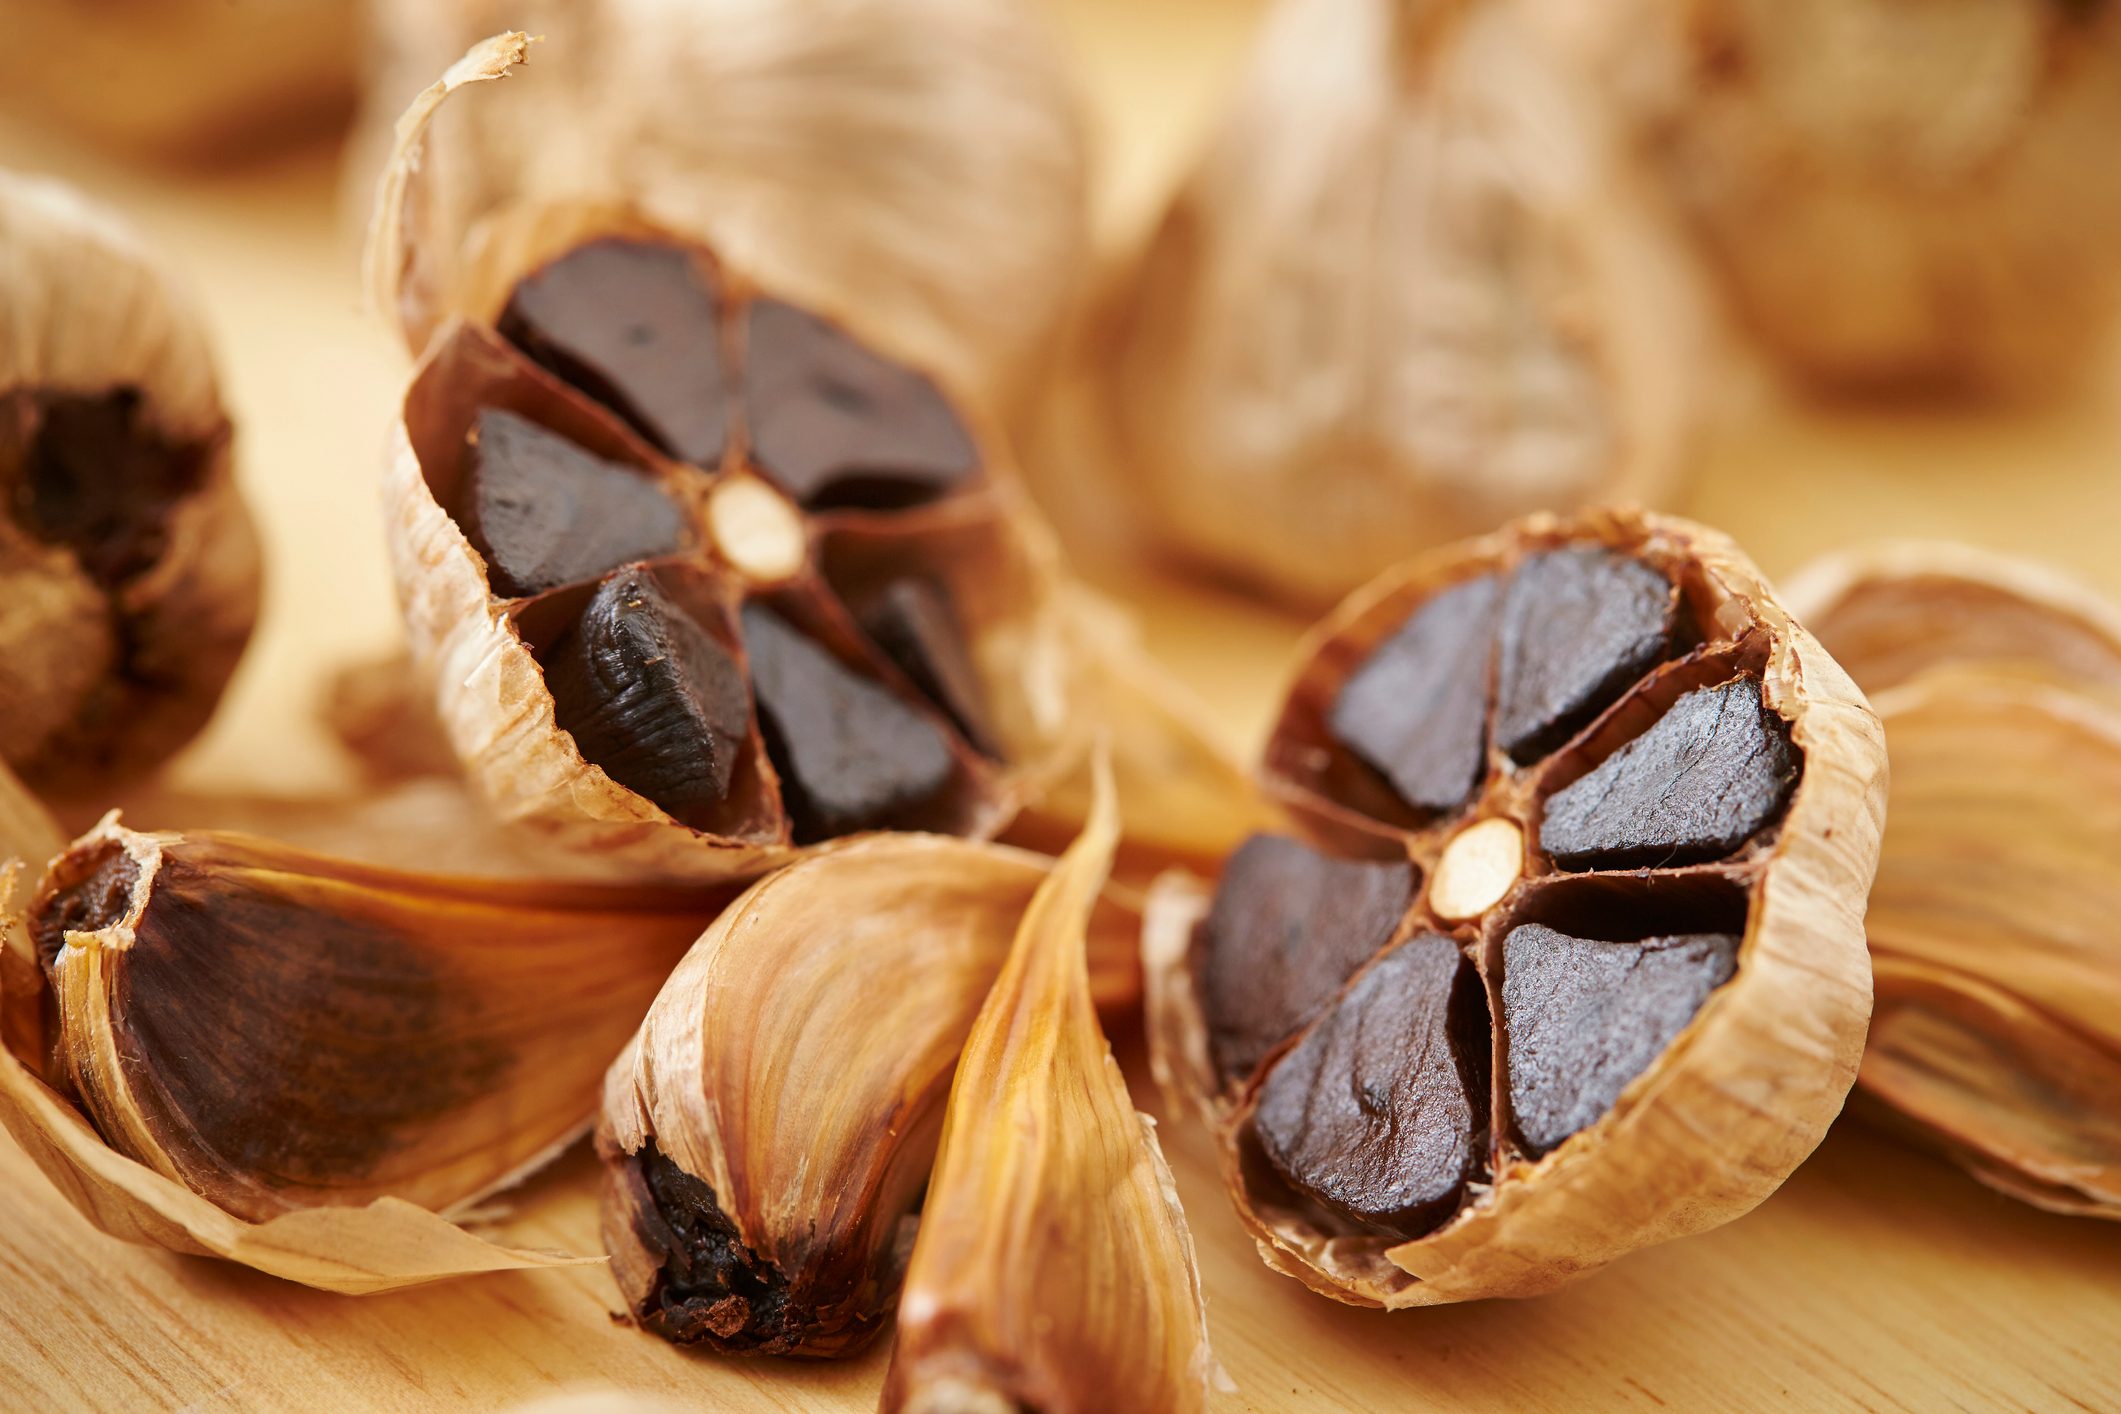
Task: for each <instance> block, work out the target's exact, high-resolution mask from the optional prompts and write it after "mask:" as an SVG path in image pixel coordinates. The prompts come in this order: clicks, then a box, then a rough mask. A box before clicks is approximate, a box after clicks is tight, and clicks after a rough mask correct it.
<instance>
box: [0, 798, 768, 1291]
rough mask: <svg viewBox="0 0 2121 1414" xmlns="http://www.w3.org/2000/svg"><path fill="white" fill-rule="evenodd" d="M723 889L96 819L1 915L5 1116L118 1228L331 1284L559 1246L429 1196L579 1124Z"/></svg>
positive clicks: (463, 1191)
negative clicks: (475, 1233) (507, 1241)
mask: <svg viewBox="0 0 2121 1414" xmlns="http://www.w3.org/2000/svg"><path fill="white" fill-rule="evenodd" d="M723 898H726V895H723V896H720V897H717V896H715V895H712V894H704V893H693V894H685V893H671V892H660V893H658V892H653V891H642V890H640V889H629V890H623V891H622V890H617V889H613V888H609V887H590V886H581V887H572V888H570V887H565V886H560V885H554V884H542V883H541V884H528V883H500V882H493V883H481V882H475V881H462V880H452V879H446V878H441V877H436V876H428V875H412V874H400V873H395V872H389V871H384V870H377V869H370V868H364V867H361V866H356V865H350V864H344V863H340V862H337V861H333V860H330V859H326V858H322V857H320V856H314V855H309V854H305V853H302V852H300V851H297V850H293V849H289V848H286V847H283V846H277V845H271V844H268V843H266V842H264V841H262V840H254V839H249V838H246V837H243V836H238V835H227V836H220V835H211V834H201V835H183V834H155V835H148V834H140V833H137V832H134V831H131V830H128V829H125V828H124V827H122V826H120V825H118V824H117V823H116V822H115V820H106V821H105V822H104V824H102V825H101V826H99V827H98V828H97V829H96V830H95V831H93V832H92V833H90V834H89V835H87V836H84V837H83V838H82V839H81V840H79V841H77V842H76V843H75V844H74V845H73V846H72V847H71V848H69V849H68V850H67V852H66V853H65V854H64V855H62V856H61V857H60V858H59V859H58V860H57V861H56V862H55V863H54V864H53V866H52V868H51V870H50V872H49V873H48V874H47V875H46V876H45V879H44V881H43V883H42V885H41V886H40V887H39V888H38V889H37V891H36V893H35V895H34V897H32V898H31V899H30V900H29V902H28V904H27V907H26V909H25V910H24V911H23V912H22V913H21V915H20V916H19V917H18V918H17V919H15V921H14V923H13V926H12V927H11V929H10V937H9V947H10V950H11V951H13V952H14V953H15V954H16V956H17V957H18V958H20V957H21V956H22V955H23V954H24V953H25V952H27V953H29V954H31V955H33V956H34V959H35V961H36V963H37V964H38V968H39V970H40V971H41V972H42V974H43V977H44V980H45V983H46V987H47V989H48V1000H47V1001H46V1002H45V1003H44V1006H45V1008H46V1010H45V1014H46V1015H47V1016H49V1017H50V1018H51V1019H52V1024H51V1026H50V1027H49V1028H48V1032H47V1035H46V1037H45V1040H46V1041H47V1042H48V1044H49V1048H50V1049H49V1053H48V1054H47V1055H34V1054H22V1053H21V1052H20V1051H16V1052H15V1053H13V1054H12V1055H11V1057H10V1058H9V1059H7V1061H6V1063H5V1066H4V1069H5V1071H6V1084H5V1087H4V1094H0V1101H4V1103H0V1118H4V1119H5V1121H6V1123H7V1126H8V1128H9V1129H10V1130H11V1131H12V1132H13V1133H14V1134H15V1135H16V1137H17V1138H18V1139H20V1140H21V1141H22V1143H23V1144H24V1145H25V1147H27V1148H28V1149H29V1150H30V1152H31V1153H32V1155H33V1156H35V1157H36V1158H37V1159H38V1162H39V1164H40V1166H41V1167H43V1168H44V1170H45V1171H46V1173H47V1174H49V1175H50V1176H51V1177H52V1179H53V1181H54V1182H55V1183H56V1184H57V1185H58V1186H59V1187H60V1189H61V1190H62V1191H63V1192H65V1193H66V1194H67V1195H68V1197H69V1198H71V1199H73V1200H74V1202H75V1204H76V1206H77V1207H79V1208H80V1209H81V1210H82V1212H83V1213H84V1215H86V1216H88V1217H89V1218H90V1220H91V1221H93V1222H95V1223H97V1224H98V1225H99V1226H101V1227H103V1228H104V1229H105V1230H107V1231H109V1232H112V1233H113V1234H114V1235H117V1236H120V1237H125V1238H129V1239H131V1240H135V1241H145V1242H151V1243H157V1244H160V1245H165V1246H171V1247H174V1248H176V1249H177V1250H180V1251H206V1252H212V1253H215V1254H218V1255H221V1256H227V1257H232V1258H234V1259H236V1260H239V1261H244V1262H248V1263H250V1264H251V1265H255V1266H259V1267H261V1268H263V1269H264V1270H267V1271H271V1272H274V1273H276V1274H278V1275H281V1276H286V1277H289V1278H291V1279H293V1280H297V1281H303V1282H307V1283H309V1284H311V1285H316V1286H323V1287H326V1288H329V1289H332V1290H380V1289H384V1288H387V1287H390V1286H396V1285H403V1284H406V1283H409V1282H415V1281H427V1280H433V1279H436V1278H438V1277H441V1276H446V1275H452V1274H456V1273H458V1272H466V1271H476V1270H490V1269H495V1268H498V1267H504V1266H522V1265H527V1264H542V1263H546V1262H549V1261H552V1260H568V1259H564V1258H551V1257H540V1256H537V1255H535V1254H524V1253H517V1252H513V1251H511V1250H509V1249H496V1248H494V1247H493V1246H492V1245H491V1244H488V1243H484V1242H482V1241H480V1240H478V1239H476V1238H473V1237H471V1236H469V1235H468V1234H464V1233H462V1232H460V1231H458V1230H457V1229H455V1228H454V1227H453V1226H452V1225H451V1224H450V1223H449V1222H447V1221H445V1219H446V1217H447V1215H449V1214H450V1213H453V1212H458V1211H462V1210H464V1209H466V1208H468V1207H469V1205H471V1204H472V1203H474V1202H475V1201H477V1200H478V1199H479V1198H481V1197H483V1196H485V1195H487V1194H490V1193H493V1192H495V1191H497V1190H499V1189H501V1188H504V1187H507V1186H508V1185H510V1184H512V1183H514V1182H516V1181H518V1180H520V1179H521V1178H523V1177H524V1176H525V1175H526V1174H528V1173H529V1172H531V1171H532V1170H534V1169H536V1168H537V1167H539V1166H540V1165H542V1164H543V1163H545V1162H546V1161H548V1160H549V1159H551V1158H552V1157H553V1156H554V1155H556V1154H557V1153H558V1152H559V1150H560V1149H561V1148H563V1147H564V1146H565V1145H566V1144H567V1143H568V1142H569V1141H570V1140H571V1139H572V1138H573V1137H574V1136H576V1135H578V1134H579V1133H581V1132H582V1131H583V1129H584V1128H586V1127H587V1125H588V1123H589V1121H590V1119H591V1117H592V1113H593V1111H594V1108H595V1104H596V1095H597V1089H598V1083H599V1079H600V1077H601V1073H602V1071H603V1068H604V1066H605V1064H606V1063H607V1062H608V1060H609V1058H610V1057H611V1056H612V1055H613V1054H615V1053H616V1052H617V1051H618V1050H619V1049H620V1048H621V1047H622V1046H623V1045H624V1044H625V1039H626V1036H627V1034H628V1032H629V1030H630V1028H631V1027H632V1026H633V1024H634V1022H635V1018H637V1017H638V1015H639V1013H640V1008H642V1007H643V1006H645V1005H646V1004H647V1003H648V1001H649V1000H650V999H651V998H652V997H653V996H654V993H655V990H656V988H657V986H658V985H659V984H660V982H661V981H662V979H663V978H664V977H665V976H666V975H667V973H668V970H669V968H670V967H671V965H672V964H673V963H674V961H675V960H676V959H677V958H678V957H679V956H681V955H682V953H683V951H684V948H685V946H686V945H687V943H688V942H689V941H690V940H691V939H692V938H694V937H696V936H697V935H698V933H699V930H700V928H701V927H702V926H703V924H704V922H705V921H706V919H707V918H709V917H711V916H712V914H713V911H714V908H715V906H716V905H717V903H719V902H721V901H722V900H723ZM16 980H17V979H16V977H14V976H10V977H9V978H8V979H7V985H9V986H10V987H12V986H13V985H14V984H15V981H16ZM10 1039H11V1040H13V1039H14V1038H12V1037H11V1038H10ZM47 1087H49V1088H47ZM438 1214H439V1215H441V1216H437V1215H438Z"/></svg>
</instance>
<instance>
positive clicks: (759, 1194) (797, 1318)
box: [597, 835, 1138, 1357]
mask: <svg viewBox="0 0 2121 1414" xmlns="http://www.w3.org/2000/svg"><path fill="white" fill-rule="evenodd" d="M1049 866H1050V861H1048V860H1046V859H1044V858H1043V857H1041V856H1038V855H1033V854H1029V853H1026V852H1023V851H1019V850H1011V849H1005V848H1001V847H998V846H992V845H978V844H973V843H970V842H967V841H962V840H954V839H948V838H944V837H940V836H929V835H885V836H876V837H872V838H868V839H862V840H853V841H849V842H846V843H844V844H840V845H835V846H831V847H828V848H827V849H825V850H823V851H821V852H819V853H817V854H814V855H811V856H810V857H808V858H805V859H803V860H801V861H799V862H797V863H795V864H792V865H790V866H789V867H787V868H785V869H782V870H780V871H779V872H777V873H775V874H772V875H770V876H768V877H767V878H766V879H764V880H763V881H761V882H760V883H758V884H756V885H754V886H753V887H752V888H751V889H750V890H749V891H748V892H747V893H746V894H745V895H744V896H743V897H742V898H740V899H738V900H737V901H736V903H734V904H733V905H731V906H730V908H729V909H728V911H727V912H725V913H724V914H723V915H722V916H721V917H719V918H717V919H716V920H715V922H714V924H713V926H712V927H710V928H709V929H708V930H707V932H706V933H705V934H704V935H702V937H701V938H700V940H699V942H698V943H697V944H696V945H695V946H694V948H693V949H692V951H691V952H690V953H689V954H688V955H687V956H686V958H685V960H684V962H683V963H682V964H680V965H679V967H678V969H677V970H676V971H675V972H674V973H672V974H671V977H670V980H669V982H668V983H667V984H666V985H665V987H664V988H663V991H662V993H661V995H659V996H658V997H657V998H656V1001H655V1005H654V1006H653V1007H651V1008H650V1009H649V1012H648V1016H647V1019H646V1020H645V1021H643V1022H642V1024H641V1029H640V1033H639V1034H638V1036H637V1037H636V1038H635V1040H634V1042H633V1044H632V1045H631V1046H630V1047H629V1048H628V1050H627V1052H626V1054H625V1055H623V1056H621V1057H620V1059H619V1060H618V1061H617V1063H615V1064H614V1065H613V1066H612V1068H611V1071H610V1074H609V1076H608V1077H607V1079H606V1082H605V1092H604V1111H603V1117H602V1120H601V1122H600V1123H599V1126H598V1130H597V1153H598V1156H599V1157H600V1158H601V1159H602V1160H603V1163H604V1165H605V1170H604V1173H605V1178H604V1195H603V1227H604V1243H605V1247H606V1250H608V1251H609V1252H610V1254H611V1259H612V1275H613V1277H614V1278H616V1280H617V1282H618V1285H619V1291H620V1293H621V1295H623V1296H624V1298H625V1300H626V1304H627V1306H628V1307H629V1308H630V1309H631V1310H632V1312H633V1314H634V1317H635V1319H636V1320H637V1321H638V1322H639V1323H640V1324H641V1325H642V1326H643V1327H645V1328H646V1329H648V1330H650V1331H652V1332H654V1333H655V1334H657V1335H660V1336H662V1337H664V1338H665V1339H667V1340H672V1341H675V1342H678V1343H681V1344H692V1343H698V1344H703V1345H706V1346H708V1347H710V1348H712V1349H714V1350H717V1351H720V1352H723V1353H733V1354H769V1355H797V1356H806V1357H834V1356H841V1355H847V1354H851V1353H853V1352H854V1351H856V1350H858V1349H860V1348H861V1347H862V1346H863V1345H864V1344H866V1343H867V1342H868V1341H869V1340H870V1339H871V1338H872V1337H873V1336H874V1335H875V1334H876V1332H877V1330H878V1329H879V1328H880V1326H881V1324H882V1322H883V1320H884V1318H885V1316H886V1315H887V1314H888V1312H889V1310H890V1307H891V1303H892V1301H893V1300H894V1299H895V1297H896V1295H897V1290H898V1284H899V1280H900V1278H901V1276H902V1275H903V1270H904V1264H905V1258H906V1254H905V1251H904V1244H903V1240H902V1239H903V1228H904V1226H905V1225H906V1224H907V1222H909V1221H910V1219H911V1217H912V1214H913V1211H914V1208H915V1206H916V1205H917V1204H918V1202H919V1200H920V1194H921V1191H922V1189H923V1187H924V1186H925V1185H926V1183H927V1181H928V1173H929V1167H930V1163H931V1161H932V1160H933V1158H934V1155H935V1145H936V1141H937V1136H938V1131H939V1129H940V1126H941V1123H942V1115H943V1105H944V1101H945V1099H946V1097H947V1093H948V1090H949V1085H950V1076H951V1071H952V1067H953V1066H954V1065H955V1063H956V1060H957V1056H958V1052H959V1049H960V1048H961V1047H962V1046H963V1044H964V1041H965V1037H966V1036H967V1035H968V1034H969V1033H970V1031H971V1029H972V1025H973V1021H974V1019H975V1018H976V1017H977V1015H978V1013H979V1009H980V1005H981V1002H982V1000H983V999H984V998H985V996H986V995H987V992H988V989H989V987H990V986H991V985H992V983H993V981H994V978H995V976H996V975H997V974H998V973H999V972H1000V971H1001V969H1002V966H1003V963H1004V961H1005V959H1006V957H1007V954H1008V950H1009V941H1010V938H1011V937H1012V935H1013V934H1014V931H1015V928H1016V924H1017V920H1018V918H1019V917H1021V915H1022V914H1023V911H1024V909H1025V908H1026V906H1027V905H1028V904H1029V903H1030V901H1031V899H1032V897H1033V894H1034V892H1035V891H1036V890H1037V888H1038V886H1039V884H1040V882H1041V881H1042V880H1043V879H1044V878H1045V877H1046V873H1047V869H1048V868H1049ZM1098 915H1099V916H1098V919H1097V922H1096V926H1095V928H1094V930H1093V945H1092V952H1093V956H1092V962H1091V973H1092V977H1093V981H1092V988H1093V991H1094V992H1096V993H1097V994H1098V995H1099V996H1101V997H1110V996H1113V995H1114V994H1115V993H1116V992H1117V993H1120V994H1124V993H1125V992H1126V991H1127V990H1129V989H1131V987H1132V986H1133V985H1134V979H1133V976H1132V973H1133V971H1134V961H1133V956H1132V954H1133V948H1134V943H1133V938H1134V936H1135V931H1136V929H1137V928H1138V915H1136V914H1134V913H1131V912H1130V911H1128V910H1127V909H1125V908H1123V907H1120V906H1118V904H1117V903H1116V902H1109V903H1107V904H1106V905H1105V906H1104V907H1102V908H1100V909H1099V911H1098Z"/></svg>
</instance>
